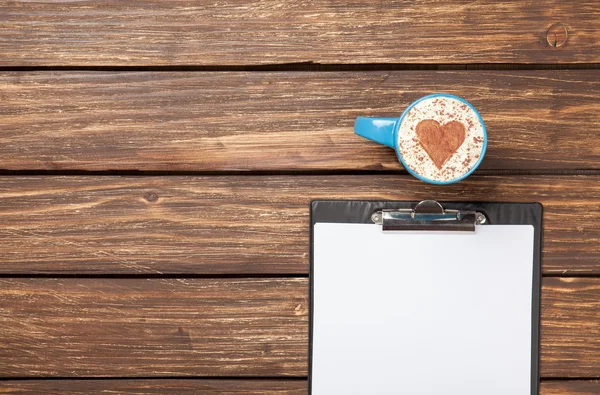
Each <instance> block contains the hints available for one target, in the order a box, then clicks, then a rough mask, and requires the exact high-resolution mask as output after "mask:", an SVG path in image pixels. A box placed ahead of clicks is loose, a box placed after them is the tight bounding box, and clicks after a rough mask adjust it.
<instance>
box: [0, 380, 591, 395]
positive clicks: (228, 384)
mask: <svg viewBox="0 0 600 395" xmlns="http://www.w3.org/2000/svg"><path fill="white" fill-rule="evenodd" d="M307 385H308V383H307V381H306V379H302V380H298V381H296V380H290V379H286V380H281V379H276V380H268V379H267V380H262V379H261V380H248V379H233V380H223V379H214V380H207V379H122V378H104V379H92V380H82V379H59V380H56V381H54V382H53V381H49V380H27V381H0V392H7V391H15V392H18V393H20V394H28V393H39V392H42V391H43V392H49V391H56V392H60V393H61V394H96V393H105V392H106V391H109V392H118V393H121V394H129V393H131V394H136V395H142V394H163V393H165V392H177V393H178V394H196V393H198V391H202V393H203V394H232V395H233V394H243V395H306V393H307ZM230 391H231V392H230ZM598 393H600V382H598V381H584V380H569V381H566V382H565V381H557V380H542V382H541V386H540V395H596V394H598Z"/></svg>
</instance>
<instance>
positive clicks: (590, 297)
mask: <svg viewBox="0 0 600 395" xmlns="http://www.w3.org/2000/svg"><path fill="white" fill-rule="evenodd" d="M543 285H544V287H543V290H542V308H543V313H542V314H543V317H544V319H543V323H542V344H543V345H544V346H543V347H542V352H541V370H542V372H544V375H546V376H554V377H561V374H563V373H564V372H565V371H568V372H572V373H569V374H567V375H566V377H573V373H574V372H577V375H578V376H579V377H581V376H583V377H595V378H598V377H600V374H599V373H600V342H599V341H598V340H599V339H600V279H598V278H594V279H574V278H545V279H544V280H543ZM575 328H576V331H577V334H575V333H574V329H575ZM559 366H560V367H559ZM596 385H598V384H597V383H596Z"/></svg>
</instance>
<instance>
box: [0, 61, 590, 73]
mask: <svg viewBox="0 0 600 395" xmlns="http://www.w3.org/2000/svg"><path fill="white" fill-rule="evenodd" d="M597 69H600V63H549V64H543V63H540V64H527V63H473V64H468V63H467V64H451V63H446V64H440V63H437V64H426V63H360V64H352V63H335V64H323V63H314V62H302V63H274V64H267V65H252V64H247V65H214V66H202V65H192V64H190V65H172V66H169V65H164V66H144V65H140V66H90V65H79V66H78V65H73V66H60V65H56V66H0V72H10V71H23V72H30V71H114V72H127V71H129V72H143V71H157V72H160V71H163V72H239V71H243V72H286V71H287V72H311V71H313V72H349V71H356V72H360V71H411V70H412V71H425V70H430V71H464V70H472V71H478V70H482V71H485V70H488V71H494V70H495V71H501V70H505V71H519V70H538V71H541V70H597Z"/></svg>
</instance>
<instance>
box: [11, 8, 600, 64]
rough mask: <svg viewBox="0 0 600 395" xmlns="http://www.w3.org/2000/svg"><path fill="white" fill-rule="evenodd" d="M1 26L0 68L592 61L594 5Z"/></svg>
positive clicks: (109, 18) (118, 14)
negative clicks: (554, 26)
mask: <svg viewBox="0 0 600 395" xmlns="http://www.w3.org/2000/svg"><path fill="white" fill-rule="evenodd" d="M0 16H1V19H0V21H2V23H1V24H0V37H2V38H3V40H2V41H0V53H2V54H3V56H2V58H1V59H0V65H2V66H55V65H71V66H82V65H83V66H88V65H110V66H114V65H128V66H139V65H244V64H272V63H289V62H319V63H581V62H599V61H600V49H599V48H598V46H597V45H596V44H597V42H598V41H599V40H600V34H599V33H598V32H599V31H600V22H599V21H600V10H599V9H598V7H597V4H596V2H595V1H593V0H581V1H578V2H577V4H569V3H565V2H562V1H559V0H548V1H544V2H523V1H520V0H511V1H504V2H501V3H499V2H496V1H493V0H486V1H477V2H473V1H468V0H460V1H453V2H439V1H435V0H420V1H412V2H406V1H399V0H398V1H386V0H376V1H369V2H365V1H359V0H354V1H343V0H333V1H328V2H322V1H317V0H310V1H304V2H283V1H281V0H259V1H254V2H246V1H236V0H223V1H219V2H211V3H209V2H191V1H189V0H172V1H168V2H166V1H161V0H144V1H129V2H116V1H109V2H107V1H97V0H96V1H72V2H69V3H64V2H60V1H44V2H42V1H36V2H33V1H26V0H20V1H10V2H3V3H2V5H0ZM556 23H562V24H563V25H564V26H565V27H566V29H567V31H566V33H565V31H564V29H562V30H561V29H558V28H557V29H554V30H552V31H551V32H550V34H549V33H548V30H549V28H550V27H551V26H552V25H554V24H556ZM554 32H556V34H555V33H554ZM565 39H566V41H565ZM555 43H556V45H557V46H558V47H554V46H553V45H551V44H555Z"/></svg>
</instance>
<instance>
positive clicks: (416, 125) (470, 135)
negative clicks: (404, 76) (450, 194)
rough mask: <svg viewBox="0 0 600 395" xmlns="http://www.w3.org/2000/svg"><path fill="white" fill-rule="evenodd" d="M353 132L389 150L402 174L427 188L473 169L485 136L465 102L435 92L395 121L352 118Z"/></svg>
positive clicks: (480, 156)
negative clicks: (405, 172)
mask: <svg viewBox="0 0 600 395" xmlns="http://www.w3.org/2000/svg"><path fill="white" fill-rule="evenodd" d="M354 132H355V133H356V134H358V135H359V136H362V137H365V138H368V139H370V140H373V141H375V142H377V143H380V144H383V145H386V146H388V147H391V148H394V149H395V150H396V154H397V155H398V159H400V162H401V163H402V165H403V166H404V167H405V168H406V170H407V171H408V172H409V173H410V174H412V175H413V176H415V177H417V178H418V179H420V180H423V181H425V182H428V183H431V184H452V183H454V182H458V181H460V180H462V179H464V178H466V177H468V176H469V175H470V174H471V173H472V172H473V171H475V169H476V168H477V167H478V166H479V164H480V163H481V161H482V160H483V157H484V156H485V151H486V148H487V132H486V129H485V124H484V122H483V119H482V118H481V115H480V114H479V112H478V111H477V110H476V109H475V107H473V106H472V105H471V104H470V103H469V102H467V101H466V100H465V99H462V98H460V97H458V96H454V95H448V94H443V93H438V94H434V95H429V96H425V97H422V98H420V99H419V100H417V101H415V102H414V103H412V104H411V105H410V106H408V108H407V109H406V110H404V112H403V113H402V115H401V116H400V117H399V118H366V117H358V118H356V123H355V124H354Z"/></svg>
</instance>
